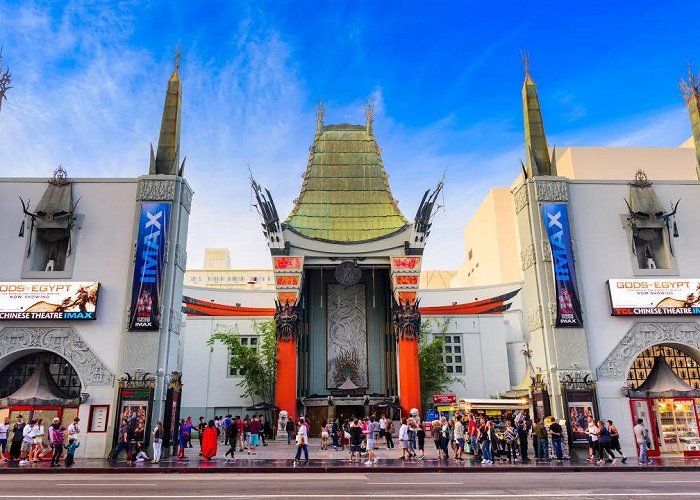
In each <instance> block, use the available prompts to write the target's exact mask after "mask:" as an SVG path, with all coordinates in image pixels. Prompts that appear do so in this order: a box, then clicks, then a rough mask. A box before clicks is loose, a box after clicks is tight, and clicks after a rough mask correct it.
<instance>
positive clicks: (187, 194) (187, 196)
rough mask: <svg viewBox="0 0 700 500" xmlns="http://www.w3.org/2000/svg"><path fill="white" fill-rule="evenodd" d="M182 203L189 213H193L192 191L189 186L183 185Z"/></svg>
mask: <svg viewBox="0 0 700 500" xmlns="http://www.w3.org/2000/svg"><path fill="white" fill-rule="evenodd" d="M180 203H182V206H183V207H185V210H187V213H191V208H192V190H191V189H190V188H189V186H188V185H187V184H185V183H184V182H183V183H182V195H181V196H180Z"/></svg>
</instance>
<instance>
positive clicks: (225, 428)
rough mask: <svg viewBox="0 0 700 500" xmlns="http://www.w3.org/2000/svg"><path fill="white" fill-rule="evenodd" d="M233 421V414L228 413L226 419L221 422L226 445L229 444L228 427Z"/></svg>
mask: <svg viewBox="0 0 700 500" xmlns="http://www.w3.org/2000/svg"><path fill="white" fill-rule="evenodd" d="M232 422H233V420H232V419H231V415H226V417H224V421H223V422H222V423H221V427H222V431H223V433H224V446H228V428H229V426H230V425H231V423H232Z"/></svg>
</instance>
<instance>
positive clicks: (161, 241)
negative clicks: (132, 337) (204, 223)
mask: <svg viewBox="0 0 700 500" xmlns="http://www.w3.org/2000/svg"><path fill="white" fill-rule="evenodd" d="M169 224H170V203H166V202H148V203H142V204H141V216H140V218H139V232H138V239H137V241H136V258H135V260H134V280H133V284H132V289H131V314H130V317H129V330H131V331H138V330H158V329H159V328H160V304H161V296H162V293H163V273H164V272H165V247H166V244H167V241H168V229H169Z"/></svg>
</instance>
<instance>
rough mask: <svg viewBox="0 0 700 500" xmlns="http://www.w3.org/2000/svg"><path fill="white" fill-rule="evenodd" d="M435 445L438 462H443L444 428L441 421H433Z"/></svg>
mask: <svg viewBox="0 0 700 500" xmlns="http://www.w3.org/2000/svg"><path fill="white" fill-rule="evenodd" d="M431 429H432V434H433V443H435V449H436V450H437V454H438V456H437V458H438V460H442V426H441V425H440V421H439V420H433V422H432V424H431Z"/></svg>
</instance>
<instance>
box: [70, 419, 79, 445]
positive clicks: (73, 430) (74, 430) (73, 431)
mask: <svg viewBox="0 0 700 500" xmlns="http://www.w3.org/2000/svg"><path fill="white" fill-rule="evenodd" d="M79 422H80V419H79V418H78V417H75V418H74V419H73V423H72V424H70V425H69V426H68V440H69V441H70V440H71V439H75V442H76V443H79V442H80V426H79V425H78V423H79Z"/></svg>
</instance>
